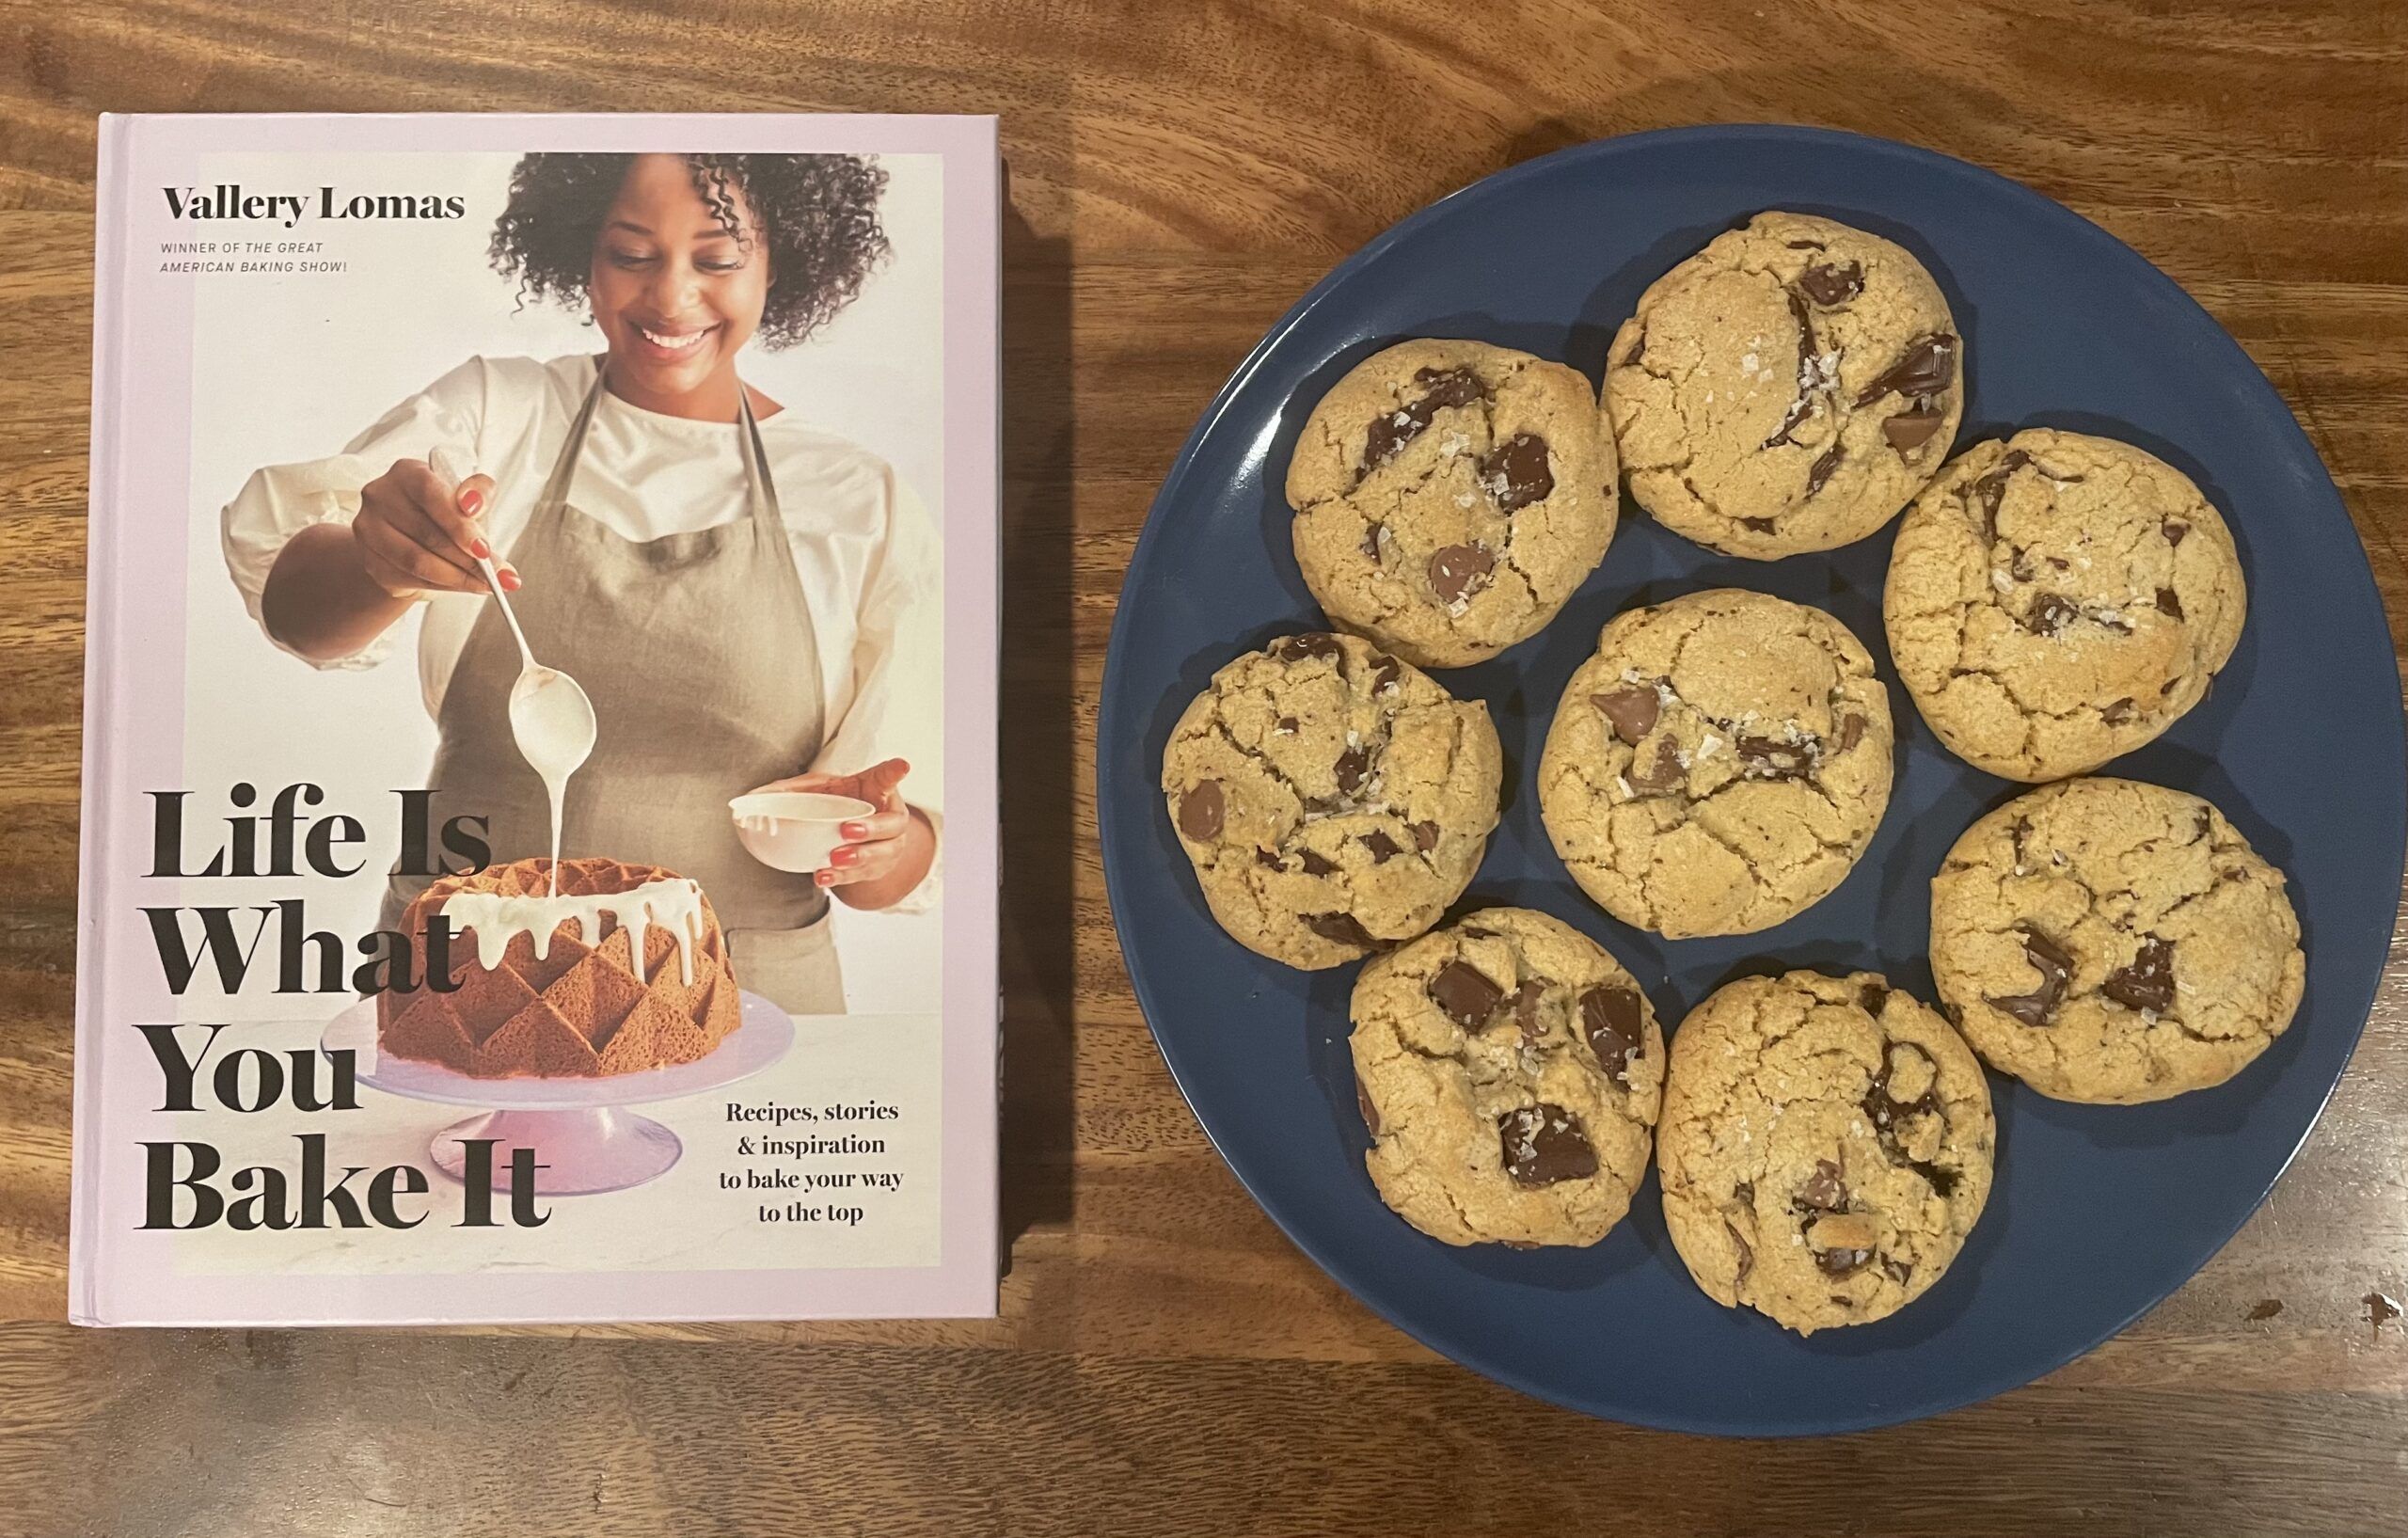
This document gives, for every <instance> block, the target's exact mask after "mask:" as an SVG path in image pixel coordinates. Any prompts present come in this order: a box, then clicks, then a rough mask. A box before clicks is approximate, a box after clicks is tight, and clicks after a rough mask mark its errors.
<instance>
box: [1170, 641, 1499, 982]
mask: <svg viewBox="0 0 2408 1538" xmlns="http://www.w3.org/2000/svg"><path fill="white" fill-rule="evenodd" d="M1503 764H1504V760H1503V754H1502V753H1501V752H1500V750H1499V748H1498V746H1497V728H1496V727H1495V725H1493V724H1492V723H1491V722H1490V721H1489V719H1488V707H1487V706H1484V705H1481V704H1480V703H1479V702H1477V701H1462V700H1457V699H1456V698H1454V697H1453V696H1452V695H1450V694H1449V693H1448V692H1447V691H1446V690H1444V689H1442V688H1440V687H1439V686H1438V684H1437V683H1436V682H1434V680H1433V679H1432V678H1431V677H1430V676H1429V675H1428V674H1424V673H1422V672H1421V671H1420V670H1418V668H1415V667H1412V666H1411V665H1409V664H1407V663H1404V662H1400V661H1398V660H1397V659H1396V658H1393V657H1389V656H1386V655H1385V654H1384V653H1381V652H1379V651H1377V650H1375V649H1374V648H1373V647H1372V646H1371V644H1370V642H1366V641H1363V640H1361V639H1359V638H1357V637H1355V636H1336V635H1322V634H1309V635H1297V636H1286V637H1282V638H1281V639H1279V640H1277V641H1275V642H1272V643H1271V644H1270V645H1269V646H1268V647H1267V648H1265V649H1264V650H1262V651H1259V652H1249V653H1247V654H1246V655H1245V656H1244V657H1241V658H1237V659H1236V660H1235V661H1233V662H1231V663H1229V664H1228V666H1227V667H1224V668H1223V669H1221V671H1220V672H1218V673H1216V674H1213V675H1212V684H1211V685H1210V686H1209V687H1207V688H1206V689H1205V690H1204V692H1203V693H1201V694H1199V695H1197V696H1196V699H1195V701H1194V703H1192V704H1190V705H1189V706H1188V707H1187V709H1186V711H1185V712H1184V713H1183V714H1182V715H1181V716H1180V718H1179V722H1178V724H1177V725H1175V726H1174V727H1172V729H1171V734H1170V741H1169V743H1168V744H1167V745H1166V746H1165V747H1164V751H1163V780H1162V784H1163V795H1164V801H1165V804H1166V806H1167V807H1168V810H1169V814H1170V819H1171V824H1172V826H1173V827H1174V828H1176V829H1177V830H1178V832H1179V837H1180V846H1181V847H1182V848H1185V849H1186V851H1187V857H1188V859H1189V860H1191V861H1192V862H1194V864H1195V866H1196V880H1197V881H1198V882H1200V883H1201V885H1202V886H1203V889H1204V900H1205V902H1206V904H1207V905H1208V906H1209V907H1211V909H1212V916H1213V917H1214V918H1215V919H1217V920H1218V921H1219V922H1220V925H1221V927H1222V928H1225V929H1227V930H1228V932H1229V933H1230V934H1231V935H1233V936H1235V937H1236V938H1237V939H1238V940H1239V941H1240V942H1241V943H1244V945H1245V946H1246V947H1247V948H1249V949H1251V950H1255V951H1258V952H1259V953H1261V954H1262V955H1264V956H1268V957H1270V958H1272V959H1274V960H1278V961H1285V962H1287V963H1288V964H1289V965H1291V966H1296V967H1304V968H1307V969H1313V968H1320V967H1334V966H1338V965H1339V964H1341V963H1343V962H1347V961H1352V960H1355V959H1358V958H1360V957H1363V956H1365V955H1368V954H1370V952H1372V951H1374V950H1379V949H1383V948H1385V947H1386V946H1387V945H1390V944H1393V943H1396V942H1398V941H1401V940H1408V939H1411V938H1412V937H1413V936H1415V935H1418V934H1419V933H1421V932H1422V931H1423V930H1425V929H1427V928H1430V927H1431V926H1432V925H1434V924H1435V923H1437V922H1438V918H1439V915H1440V914H1441V913H1442V912H1444V911H1445V909H1446V906H1447V905H1448V904H1449V903H1450V902H1452V901H1454V900H1455V898H1456V897H1458V896H1462V894H1463V890H1464V888H1465V885H1466V884H1468V883H1469V882H1470V880H1471V876H1472V872H1473V870H1474V869H1475V868H1477V867H1478V866H1479V864H1480V860H1481V853H1482V851H1484V850H1485V849H1486V848H1487V846H1488V834H1489V832H1490V831H1491V830H1492V829H1494V828H1495V827H1496V826H1497V790H1498V785H1499V783H1500V780H1501V778H1502V774H1503Z"/></svg>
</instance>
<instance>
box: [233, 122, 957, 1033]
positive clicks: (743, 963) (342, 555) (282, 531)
mask: <svg viewBox="0 0 2408 1538" xmlns="http://www.w3.org/2000/svg"><path fill="white" fill-rule="evenodd" d="M885 182H886V176H885V172H884V171H882V170H881V169H879V167H878V166H876V165H875V164H874V163H873V162H871V161H869V160H868V159H866V158H863V157H859V156H850V155H677V154H638V155H626V154H531V155H528V156H526V157H524V158H523V159H521V160H520V161H519V163H518V165H517V167H516V169H515V172H514V174H513V176H512V179H511V187H510V197H509V200H508V204H507V207H506V208H505V209H504V211H503V213H502V214H501V216H500V218H499V221H498V222H497V225H496V227H495V230H494V234H493V239H492V244H491V247H490V251H491V259H492V262H493V264H494V266H495V267H496V268H497V269H498V270H499V271H500V272H501V273H502V274H503V275H504V276H505V277H510V278H512V279H514V280H515V282H516V283H517V285H518V288H519V294H520V297H521V300H522V301H524V300H525V299H527V298H530V297H531V298H535V299H539V300H551V301H556V302H561V303H564V304H569V305H578V304H581V305H582V306H583V307H585V308H586V309H588V310H589V311H590V313H591V318H592V321H593V323H594V325H596V326H597V327H598V328H599V330H600V331H601V334H602V338H603V340H604V341H605V342H606V344H607V346H606V350H605V351H604V352H603V353H602V354H601V355H599V356H598V357H597V356H592V355H576V356H571V357H560V358H555V359H553V360H551V361H549V362H543V361H539V360H537V359H533V358H526V357H471V358H469V359H468V360H467V362H465V363H462V364H461V365H460V366H459V367H457V368H455V369H453V370H452V371H451V372H450V373H446V374H445V375H443V376H442V377H441V378H439V379H437V380H436V381H435V382H434V383H433V384H432V385H430V386H428V387H427V388H425V389H424V390H423V391H421V392H420V393H419V394H417V395H414V396H412V397H411V398H409V399H408V400H406V401H404V402H403V403H402V404H400V405H398V406H396V407H394V408H393V409H392V410H391V411H389V412H388V413H387V414H386V416H385V417H384V418H383V420H379V421H378V422H376V423H375V424H374V425H373V426H372V427H370V428H368V429H367V430H366V431H365V432H363V433H362V434H360V435H359V436H357V437H356V438H355V439H354V440H353V441H352V442H351V443H350V445H349V446H348V447H347V448H346V449H345V451H344V452H342V453H341V454H338V455H336V456H334V457H332V458H329V459H323V460H317V461H313V462H309V463H304V464H295V465H278V466H271V467H268V468H263V469H261V470H259V471H257V472H256V473H254V474H253V475H252V476H251V478H250V480H249V482H248V483H247V484H246V485H245V486H244V488H243V490H242V492H241V493H240V494H239V495H238V496H237V497H236V498H235V499H234V500H233V501H232V503H230V505H229V506H228V507H227V508H226V509H225V512H224V515H223V532H224V539H225V546H226V553H227V560H228V563H229V565H230V568H231V570H232V572H233V575H234V579H235V581H236V583H237V585H238V586H239V587H240V588H241V590H242V592H243V595H244V598H245V600H246V603H247V604H248V606H249V609H250V611H251V614H252V617H253V618H254V619H256V620H257V621H258V622H259V624H260V625H261V628H262V629H263V630H264V631H265V632H266V633H267V635H268V637H269V639H270V640H272V641H274V642H276V643H277V645H278V646H280V647H282V648H284V649H285V650H287V651H289V652H292V653H293V654H295V655H297V656H299V657H301V658H305V659H307V660H308V661H309V662H310V663H312V664H313V665H315V666H318V667H321V668H363V667H368V666H371V665H372V664H374V663H375V662H377V661H378V660H380V659H381V658H383V656H384V654H385V653H386V652H387V651H388V649H389V648H390V645H391V642H392V636H393V632H394V628H395V626H396V625H397V624H398V623H399V622H400V621H401V619H402V618H403V617H404V615H405V614H407V613H408V612H410V611H411V610H414V609H416V608H418V607H420V606H421V605H423V606H424V617H423V621H422V624H421V626H420V632H419V648H418V649H419V671H420V685H421V689H422V692H423V694H424V698H425V701H426V706H427V709H428V711H429V712H430V713H431V714H432V715H433V717H434V719H435V723H436V736H437V747H436V754H435V761H434V766H433V769H431V770H430V772H429V776H428V784H429V785H430V786H432V787H433V788H434V789H435V791H436V797H435V801H434V805H433V807H432V809H431V810H432V812H433V815H434V819H435V822H434V825H436V826H440V825H441V823H442V820H443V819H444V818H446V817H452V816H460V815H467V816H474V817H483V818H484V819H485V828H486V837H487V841H488V843H489V844H490V846H491V848H492V854H493V859H494V860H495V861H496V862H497V863H499V862H501V861H507V860H513V859H518V858H523V857H526V856H531V855H541V854H546V853H548V852H549V836H550V806H549V802H548V801H547V795H546V791H545V788H544V785H543V784H542V782H541V781H539V780H538V779H537V778H536V775H535V773H534V771H533V770H532V769H531V768H530V767H529V766H528V764H527V762H526V760H525V759H524V758H523V757H522V756H521V755H520V753H519V751H518V748H517V746H516V744H515V739H514V737H513V736H512V732H511V726H510V722H509V717H508V712H507V700H508V697H509V694H510V690H511V686H512V684H513V683H514V682H515V679H516V677H517V675H518V672H519V668H520V658H519V653H518V648H517V644H516V642H515V641H514V640H513V639H512V637H511V634H510V631H509V627H508V625H507V623H506V622H505V620H504V619H503V617H502V615H501V613H500V611H499V606H498V605H496V604H495V603H493V602H492V601H491V600H490V598H489V597H488V596H487V589H486V585H485V580H484V578H483V575H482V574H481V572H480V570H479V566H478V561H479V559H480V558H482V557H487V556H490V558H491V560H492V561H493V563H494V565H495V567H496V569H497V571H498V573H499V580H500V584H501V586H502V588H503V590H504V591H505V592H507V593H508V594H509V595H510V597H511V602H512V604H513V606H514V608H515V611H516V613H517V616H518V619H519V622H520V624H521V625H522V626H524V627H525V629H526V632H527V636H528V640H529V642H530V643H531V646H532V648H533V650H534V653H535V656H536V657H537V658H539V659H540V660H541V661H543V662H544V663H546V664H547V665H549V666H554V667H558V668H560V669H562V671H564V672H566V673H568V674H571V675H572V676H574V677H575V678H577V680H578V682H579V683H580V684H582V685H583V686H584V688H585V690H586V692H587V694H588V695H589V696H591V698H592V700H593V702H594V714H595V717H596V720H597V722H598V728H599V732H598V738H597V741H596V744H595V746H594V753H593V756H592V757H591V758H590V759H589V760H588V761H587V762H586V764H585V765H584V767H583V768H582V769H579V770H578V772H577V773H576V775H575V776H573V777H572V778H571V780H570V781H569V785H568V798H567V804H566V808H565V811H564V814H563V817H562V831H561V835H562V845H561V852H562V855H563V856H564V857H575V856H578V855H587V854H593V855H607V856H610V857H613V858H616V859H621V860H626V861H630V862H636V863H643V864H659V865H664V866H667V867H669V868H671V869H673V870H675V871H677V872H679V873H680V874H682V875H686V876H690V877H692V878H694V879H695V880H698V881H699V882H700V883H701V885H702V887H703V890H704V891H705V893H706V894H708V895H709V896H710V899H711V902H712V904H713V906H714V907H715V908H716V909H717V911H718V912H719V914H720V916H721V923H722V924H723V926H724V927H725V928H726V930H727V932H728V935H729V938H730V942H731V943H732V944H733V946H734V949H735V959H736V964H737V975H738V977H739V978H740V979H741V980H742V982H743V985H744V986H745V987H746V988H748V989H750V990H752V991H754V992H758V993H760V994H762V995H764V996H765V997H767V998H768V999H769V1000H771V1001H772V1002H773V1003H775V1004H777V1005H778V1006H780V1007H782V1008H784V1009H786V1010H787V1011H788V1012H790V1013H794V1014H834V1013H841V1012H842V1011H843V1009H844V1007H845V1005H844V985H843V981H842V978H841V976H840V975H839V971H838V966H837V959H836V954H835V951H834V948H833V944H832V937H831V935H830V933H829V924H828V915H829V911H830V899H831V897H834V898H835V899H837V900H840V901H842V902H844V903H846V904H848V906H851V907H853V908H857V909H898V908H899V909H911V908H923V907H926V906H927V905H928V904H929V903H931V902H933V900H934V891H933V887H934V881H933V880H932V878H931V867H932V866H933V864H934V863H935V858H936V851H937V827H938V821H939V819H938V817H936V816H935V815H934V814H932V813H931V812H929V811H927V810H926V809H924V808H922V807H919V806H915V805H913V804H911V802H909V801H906V800H905V799H904V797H903V794H902V788H901V787H902V784H903V781H904V779H905V777H906V775H907V774H908V772H909V769H910V766H909V765H907V764H906V763H905V762H904V761H903V760H901V759H898V758H894V757H890V756H887V755H886V754H885V753H881V751H880V746H879V741H880V736H881V725H882V723H883V722H884V721H885V720H886V718H887V716H888V713H889V711H890V708H910V709H921V710H931V711H932V710H935V709H937V708H938V704H939V702H936V701H933V700H907V699H897V698H896V697H895V693H896V690H895V674H896V671H897V670H896V669H895V665H894V663H895V658H896V655H897V652H898V649H899V648H900V647H901V646H902V645H903V644H905V643H906V642H910V641H912V640H914V639H918V640H921V641H925V639H926V636H927V634H928V633H930V632H931V631H932V630H933V629H934V627H935V626H937V625H938V624H939V623H940V621H939V619H938V616H937V610H936V602H937V597H938V587H939V584H938V579H937V573H938V559H937V543H936V536H935V534H934V532H933V531H932V529H931V528H930V526H929V523H928V520H927V515H926V514H925V513H924V512H923V510H922V509H921V507H920V505H919V503H918V501H917V500H916V499H914V497H913V496H912V494H911V491H910V489H909V488H908V487H906V486H905V485H904V484H902V483H901V482H900V481H899V480H898V479H897V478H896V477H895V473H894V471H893V470H892V469H891V468H888V466H887V465H886V464H885V463H883V462H882V461H880V460H879V459H877V458H876V457H874V456H872V455H870V454H869V453H867V452H863V450H861V449H859V448H857V447H856V446H854V445H853V444H851V443H848V442H846V441H844V440H842V439H840V438H837V437H834V436H831V435H828V434H825V433H822V432H817V431H815V430H813V429H812V428H810V427H808V426H805V425H804V424H802V423H801V422H800V421H797V420H794V418H793V414H791V413H788V412H786V411H784V409H782V408H781V407H780V405H779V404H778V403H777V402H775V401H773V400H771V399H769V398H768V396H767V395H765V394H763V393H762V392H761V391H760V390H758V389H756V388H753V387H751V386H749V385H747V384H746V383H745V382H744V380H743V379H742V378H741V377H740V375H739V373H738V370H737V354H738V352H739V351H740V350H741V349H742V348H743V346H744V345H745V343H746V342H748V341H754V340H755V339H757V340H758V341H759V342H760V344H761V345H762V346H764V347H767V348H777V347H784V346H789V345H792V344H794V343H796V342H799V341H802V340H803V339H805V338H806V337H809V336H810V335H811V334H812V333H813V332H814V331H815V330H816V329H817V328H818V327H819V326H821V325H825V324H826V323H827V322H828V321H829V320H830V319H831V318H832V316H834V315H835V314H836V313H837V312H838V311H839V310H841V309H844V308H845V307H846V306H847V305H848V304H849V303H850V302H851V301H852V300H853V298H854V297H855V296H856V295H857V294H858V293H860V291H861V287H862V284H863V281H864V280H865V278H867V277H868V276H869V274H870V273H871V271H872V270H873V269H874V268H875V267H876V266H877V265H878V264H879V262H880V261H881V260H882V259H883V258H884V257H885V255H886V253H887V241H886V235H885V232H884V230H882V228H881V226H880V223H879V214H878V202H879V196H880V194H881V192H882V191H883V190H884V187H885ZM438 448H440V449H442V450H443V451H445V455H444V457H445V458H446V459H447V460H449V461H451V462H452V463H453V464H456V465H460V466H473V467H475V469H476V473H474V474H470V475H467V476H466V477H465V478H464V479H463V480H461V481H460V483H459V484H457V485H456V486H455V485H452V484H450V483H449V482H448V481H446V480H445V479H444V478H443V477H442V476H441V475H439V474H438V473H437V472H436V470H435V469H434V468H432V467H431V464H430V461H432V460H433V459H434V458H435V457H436V450H437V449H438ZM754 789H784V790H816V791H823V792H829V793H832V794H836V795H846V796H853V797H857V798H859V799H860V800H863V801H868V802H871V803H872V804H873V805H875V806H876V807H877V808H878V811H877V812H876V813H874V814H873V815H871V816H868V817H864V818H863V819H861V820H860V821H859V822H857V823H848V824H847V825H846V827H845V831H844V832H845V837H846V840H847V842H846V843H845V844H844V845H843V846H842V847H841V848H838V849H837V851H836V853H835V854H834V856H833V857H832V866H831V867H830V868H828V869H825V870H821V871H819V872H817V873H816V874H806V875H795V874H789V873H786V872H783V871H778V870H773V869H771V868H770V867H768V866H767V865H765V864H760V863H758V862H756V861H755V860H753V858H752V857H751V856H750V855H749V854H747V853H746V852H745V850H744V848H743V847H742V846H741V844H739V843H738V842H737V834H736V829H735V826H734V824H733V822H732V820H731V818H730V816H729V811H728V801H729V799H730V798H731V797H733V796H737V795H739V794H742V793H744V792H746V791H750V790H754ZM425 884H426V879H425V878H423V877H420V878H409V877H404V876H402V875H400V874H398V873H397V874H396V875H394V876H393V877H392V878H391V882H390V889H389V890H388V894H387V896H386V903H385V923H386V924H387V925H388V927H390V926H391V925H393V924H394V923H396V922H397V921H398V918H399V915H400V912H401V911H402V909H403V908H404V906H405V905H406V904H407V903H408V901H409V899H410V898H411V897H413V896H416V894H417V892H418V891H419V890H420V889H421V888H423V886H424V885H425Z"/></svg>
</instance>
